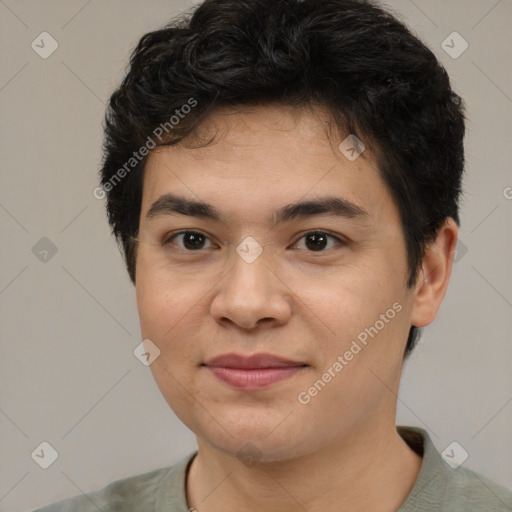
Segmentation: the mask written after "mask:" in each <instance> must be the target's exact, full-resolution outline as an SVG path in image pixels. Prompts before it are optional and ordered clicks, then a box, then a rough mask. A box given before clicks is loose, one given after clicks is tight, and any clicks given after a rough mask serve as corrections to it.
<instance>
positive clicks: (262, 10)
mask: <svg viewBox="0 0 512 512" xmlns="http://www.w3.org/2000/svg"><path fill="white" fill-rule="evenodd" d="M130 64H131V67H130V69H129V71H128V73H127V76H126V77H125V79H124V80H123V83H122V84H121V86H120V87H119V89H118V90H117V91H116V92H115V93H114V94H113V95H112V98H111V101H110V106H109V110H108V112H107V117H106V141H105V160H104V163H103V168H102V181H101V183H102V189H101V190H102V191H104V193H105V194H106V196H107V211H108V217H109V221H110V223H111V226H112V229H113V232H114V234H115V235H116V237H117V239H118V240H119V241H120V242H121V244H122V247H123V251H124V256H125V259H126V264H127V269H128V272H129V275H130V277H131V279H132V281H133V283H134V285H135V288H136V296H137V305H138V311H139V316H140V323H141V333H142V338H143V339H144V344H145V348H146V353H145V354H146V357H147V359H148V361H149V362H150V363H151V366H150V368H151V370H152V372H153V375H154V377H155V380H156V382H157V384H158V386H159V388H160V390H161V392H162V394H163V396H164V397H165V399H166V400H167V402H168V404H169V406H170V407H171V408H172V409H173V411H174V412H175V413H176V414H177V416H178V417H179V418H180V419H181V420H182V421H183V423H184V424H185V425H187V426H188V427H189V428H190V429H191V430H192V431H193V432H194V433H195V435H196V437H197V444H198V450H197V452H195V453H193V454H190V455H189V456H187V457H186V458H184V459H183V460H182V461H180V462H179V463H178V464H177V465H175V466H174V467H172V468H163V469H158V470H155V471H153V472H151V473H147V474H143V475H137V476H134V477H131V478H127V479H124V480H121V481H117V482H114V483H112V484H110V485H109V486H107V487H105V488H104V489H101V490H99V491H97V492H95V493H90V494H89V495H88V496H79V497H76V498H72V499H70V500H67V501H64V502H61V503H60V504H55V505H53V506H50V507H48V508H45V509H41V510H44V511H45V512H50V511H52V512H57V511H64V510H66V511H71V510H76V511H88V510H97V509H99V510H102V511H107V510H109V511H120V510H123V511H133V512H135V511H136V512H143V511H150V510H151V511H158V512H164V511H177V512H185V511H186V510H197V511H199V512H212V511H225V512H230V511H235V510H240V509H243V510H246V511H249V512H251V511H268V510H279V511H282V512H286V511H297V510H307V511H308V512H317V511H320V510H322V511H338V510H350V511H368V510H371V511H374V512H394V511H400V512H412V511H416V512H417V511H425V512H426V511H429V512H430V511H433V510H435V511H450V512H457V511H463V510H464V511H469V510H471V511H484V510H485V511H486V512H489V511H506V510H512V493H510V492H509V491H507V490H506V489H505V488H503V487H500V486H499V485H497V484H495V483H493V482H491V481H489V480H487V479H486V478H485V477H483V476H481V475H478V474H477V473H474V472H472V471H470V470H468V469H465V468H464V467H461V466H459V467H456V468H454V467H451V466H450V465H448V464H447V463H446V462H445V461H444V460H443V459H442V458H441V456H440V454H439V453H438V452H437V451H436V449H435V448H434V446H433V444H432V441H431V439H430V437H429V435H428V433H427V432H426V431H425V430H422V429H419V428H412V427H396V425H395V413H396V401H397V393H398V389H399V382H400V375H401V370H402V366H403V360H404V358H405V357H407V356H408V355H409V354H410V352H411V351H412V350H413V348H414V345H415V342H416V340H417V337H418V333H419V331H418V329H419V328H421V327H423V326H426V325H428V324H430V323H431V322H432V321H433V320H434V319H435V316H436V314H437V311H438V309H439V307H440V304H441V302H442V300H443V297H444V295H445V292H446V290H447V286H448V283H449V279H450V274H451V269H452V259H453V254H454V251H455V247H456V242H457V234H458V224H459V214H458V200H459V196H460V192H461V178H462V173H463V169H464V151H463V136H464V114H463V108H462V105H461V100H460V98H459V97H458V96H457V95H456V94H455V93H454V92H453V91H452V90H451V87H450V82H449V79H448V76H447V74H446V72H445V70H444V68H443V67H442V66H441V65H440V64H439V63H438V62H437V60H436V58H435V56H434V55H433V54H432V52H431V51H430V50H428V49H427V48H426V47H425V46H424V45H423V44H422V43H421V42H420V41H419V40H418V39H417V38H415V37H414V36H413V35H412V34H411V33H410V32H409V31H408V29H407V28H406V27H405V26H404V25H403V24H402V23H400V22H399V21H397V20H396V19H395V18H394V17H393V16H392V15H390V14H389V13H387V12H386V11H384V10H382V9H381V8H380V7H378V6H377V5H376V4H373V3H370V2H368V1H362V0H304V1H299V0H251V1H241V0H209V1H206V2H205V3H203V4H202V5H200V6H199V8H198V9H197V10H196V11H195V13H194V14H193V16H192V17H191V18H190V19H189V18H183V19H182V20H180V21H176V22H174V23H172V24H170V25H169V26H168V27H166V28H164V29H162V30H158V31H155V32H151V33H149V34H146V35H145V36H144V37H143V38H142V39H141V41H140V42H139V45H138V46H137V48H136V49H135V51H134V53H133V55H132V58H131V62H130ZM454 466H456V464H455V465H454Z"/></svg>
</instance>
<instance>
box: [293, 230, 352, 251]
mask: <svg viewBox="0 0 512 512" xmlns="http://www.w3.org/2000/svg"><path fill="white" fill-rule="evenodd" d="M303 239H304V241H305V245H306V249H307V250H309V251H310V252H325V250H326V249H331V248H332V246H331V247H327V246H328V245H329V239H331V240H334V241H336V242H337V244H335V245H341V246H344V245H346V243H345V242H344V241H343V240H342V239H341V238H338V237H337V236H334V235H331V234H329V233H326V232H325V231H311V232H309V233H306V234H305V235H303V236H302V237H301V238H299V241H300V240H303ZM297 244H298V242H296V243H295V246H296V245H297Z"/></svg>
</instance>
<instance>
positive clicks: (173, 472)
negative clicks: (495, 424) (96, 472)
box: [33, 454, 195, 512]
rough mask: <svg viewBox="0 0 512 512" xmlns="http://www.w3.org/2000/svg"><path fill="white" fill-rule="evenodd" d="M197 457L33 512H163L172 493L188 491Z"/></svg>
mask: <svg viewBox="0 0 512 512" xmlns="http://www.w3.org/2000/svg"><path fill="white" fill-rule="evenodd" d="M194 455H195V454H190V455H188V456H187V457H185V458H183V459H181V460H180V461H178V462H177V463H176V464H175V465H174V466H169V467H165V468H159V469H155V470H153V471H150V472H147V473H141V474H139V475H134V476H130V477H127V478H123V479H120V480H115V481H114V482H111V483H109V484H108V485H106V486H105V487H103V488H101V489H98V490H96V491H93V492H87V493H83V494H80V495H77V496H74V497H72V498H67V499H65V500H62V501H59V502H56V503H53V504H51V505H47V506H45V507H42V508H38V509H37V510H34V511H33V512H98V510H101V512H154V511H156V510H159V509H160V508H161V507H160V504H161V502H162V496H164V495H165V497H167V498H168V497H169V495H170V493H174V494H179V492H180V491H181V489H182V487H183V488H184V486H183V485H182V483H183V482H184V477H185V471H186V467H187V465H188V463H189V462H190V461H191V460H192V458H193V456H194ZM183 492H184V491H183ZM179 498H180V499H181V498H182V497H181V496H180V497H179Z"/></svg>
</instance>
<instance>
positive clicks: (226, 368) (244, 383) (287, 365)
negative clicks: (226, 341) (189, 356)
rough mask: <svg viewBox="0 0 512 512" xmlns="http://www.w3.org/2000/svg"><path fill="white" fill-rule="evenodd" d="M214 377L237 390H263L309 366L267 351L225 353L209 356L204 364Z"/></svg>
mask: <svg viewBox="0 0 512 512" xmlns="http://www.w3.org/2000/svg"><path fill="white" fill-rule="evenodd" d="M203 366H205V367H206V368H208V369H209V370H210V371H211V372H212V373H213V375H214V376H215V377H217V378H218V379H219V380H221V381H223V382H224V383H226V384H229V385H230V386H233V387H235V388H238V389H245V390H251V389H261V388H266V387H268V386H271V385H272V384H275V383H277V382H280V381H282V380H284V379H287V378H289V377H292V376H293V375H295V374H296V373H297V372H299V371H300V370H302V369H303V368H305V367H306V366H308V365H307V364H305V363H302V362H298V361H292V360H290V359H285V358H283V357H279V356H275V355H273V354H268V353H259V354H253V355H250V356H246V355H243V354H234V353H232V354H223V355H220V356H217V357H214V358H212V359H209V360H208V361H207V362H206V363H204V365H203Z"/></svg>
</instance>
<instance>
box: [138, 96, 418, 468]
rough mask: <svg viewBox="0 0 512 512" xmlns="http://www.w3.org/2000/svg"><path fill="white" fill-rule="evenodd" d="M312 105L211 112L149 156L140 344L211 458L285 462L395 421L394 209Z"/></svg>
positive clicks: (397, 304)
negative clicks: (244, 453) (254, 452)
mask: <svg viewBox="0 0 512 512" xmlns="http://www.w3.org/2000/svg"><path fill="white" fill-rule="evenodd" d="M324 114H325V113H323V112H322V111H321V110H314V111H302V112H301V113H300V114H298V113H292V112H291V111H289V110H287V109H285V108H284V107H270V106H269V107H257V108H254V109H252V110H247V111H243V112H242V111H238V112H236V113H233V112H230V113H227V112H226V111H218V112H217V113H215V114H214V115H213V116H212V117H211V118H210V119H209V120H208V121H207V122H206V123H205V124H204V125H203V126H202V128H201V130H202V131H201V134H200V135H201V137H204V138H205V139H206V140H209V138H210V136H213V135H216V138H215V140H214V142H213V143H211V144H209V145H207V146H204V145H203V147H198V146H199V144H197V145H196V147H194V145H193V144H187V145H185V144H182V145H180V146H172V147H168V148H165V149H159V150H158V151H155V152H153V153H152V154H151V155H150V157H149V160H148V162H147V165H146V169H145V175H144V182H143V200H142V208H141V217H140V231H139V244H138V256H137V266H136V294H137V304H138V310H139V315H140V323H141V331H142V337H143V338H144V339H149V340H151V342H152V343H153V344H154V345H156V346H157V347H158V349H159V350H160V355H159V356H158V357H157V358H156V359H155V360H154V362H153V363H152V364H151V370H152V372H153V375H154V377H155V380H156V382H157V384H158V386H159V388H160V390H161V392H162V394H163V396H164V397H165V399H166V401H167V402H168V404H169V405H170V407H171V408H172V409H173V410H174V412H175V413H176V414H177V416H178V417H179V418H180V419H181V420H182V421H183V422H184V423H185V424H186V425H187V426H188V427H189V428H190V429H191V430H192V431H193V432H194V433H195V434H196V435H197V437H198V441H199V440H200V441H201V442H203V443H208V445H209V446H211V447H215V448H216V449H218V450H220V451H222V452H224V453H229V454H235V453H237V452H238V451H239V450H241V449H243V447H244V446H247V445H246V443H248V442H251V443H252V444H253V445H255V446H256V447H257V449H258V450H259V455H258V456H259V457H261V458H262V459H263V460H285V459H289V458H292V457H297V456H301V455H305V454H309V453H313V452H316V451H318V450H321V449H323V448H324V449H328V448H329V447H332V446H333V445H335V444H336V443H337V442H340V440H343V439H347V437H348V436H351V435H353V434H354V433H355V432H363V431H368V429H370V428H379V427H380V426H382V425H383V423H385V422H392V424H393V425H394V421H395V402H396V397H395V395H394V393H393V392H391V391H390V390H394V391H395V392H396V390H397V387H398V382H399V376H400V372H401V366H402V355H403V351H404V347H405V343H406V339H407V334H408V332H409V327H410V325H411V314H412V310H413V295H412V292H411V291H410V290H408V289H407V288H406V280H407V276H408V269H407V261H406V249H405V242H404V238H403V232H402V228H401V224H400V218H399V214H398V209H397V207H396V206H395V204H394V202H393V200H392V198H391V195H390V193H389V192H388V190H387V188H386V186H385V184H384V182H383V181H382V179H381V178H380V176H379V174H378V172H377V169H376V166H375V163H374V161H373V158H372V155H371V152H370V150H371V148H370V147H369V144H367V149H366V150H365V152H364V153H363V154H362V155H361V156H359V157H358V158H356V159H355V160H353V161H351V160H349V159H348V158H346V157H345V156H344V154H342V153H341V152H340V151H338V149H337V148H338V145H339V144H340V142H342V140H343V139H340V140H332V139H331V140H329V138H328V136H327V134H326V131H325V129H324V124H323V123H322V116H323V115H324ZM363 142H365V141H363ZM171 196H172V197H171ZM177 199H179V200H178V201H177ZM186 202H200V203H205V204H207V205H209V207H205V205H204V204H203V205H202V207H201V208H200V207H198V205H192V204H189V203H186ZM308 202H311V203H312V202H314V203H315V204H316V203H318V204H317V205H316V206H314V205H310V207H309V208H308V207H307V206H302V207H301V206H300V203H308ZM226 355H228V357H225V358H222V357H221V358H220V359H217V361H214V359H215V358H218V357H219V356H226ZM237 356H238V357H237ZM252 356H255V357H254V358H252Z"/></svg>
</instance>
